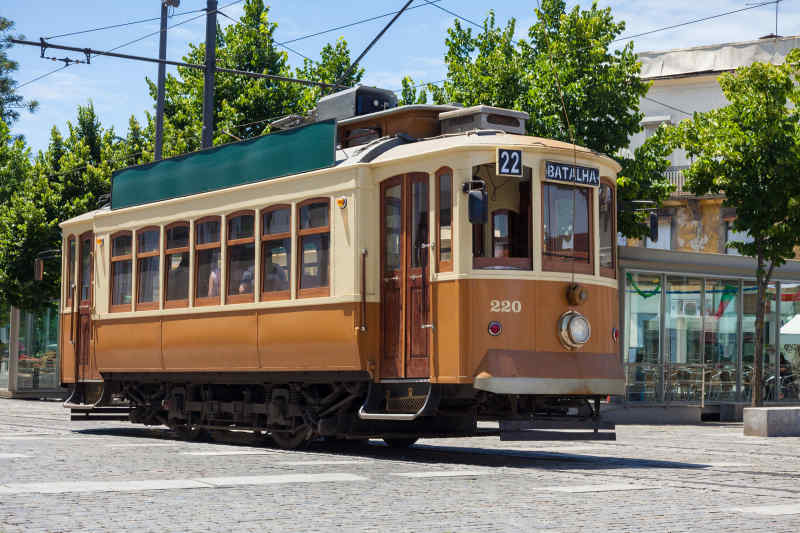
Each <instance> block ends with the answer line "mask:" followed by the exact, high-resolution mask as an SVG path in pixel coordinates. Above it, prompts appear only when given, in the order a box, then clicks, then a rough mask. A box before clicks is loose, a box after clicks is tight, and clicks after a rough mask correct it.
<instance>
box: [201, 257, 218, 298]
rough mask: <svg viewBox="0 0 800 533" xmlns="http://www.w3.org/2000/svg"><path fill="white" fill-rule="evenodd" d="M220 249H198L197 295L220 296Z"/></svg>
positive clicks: (205, 296)
mask: <svg viewBox="0 0 800 533" xmlns="http://www.w3.org/2000/svg"><path fill="white" fill-rule="evenodd" d="M219 276H220V273H219V249H218V248H214V249H211V250H198V251H197V297H198V298H216V297H218V296H219Z"/></svg>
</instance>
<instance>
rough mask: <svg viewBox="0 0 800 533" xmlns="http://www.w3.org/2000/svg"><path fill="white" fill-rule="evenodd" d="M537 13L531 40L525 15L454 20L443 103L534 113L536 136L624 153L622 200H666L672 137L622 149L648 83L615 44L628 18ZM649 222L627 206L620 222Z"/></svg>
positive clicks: (551, 9)
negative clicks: (519, 26)
mask: <svg viewBox="0 0 800 533" xmlns="http://www.w3.org/2000/svg"><path fill="white" fill-rule="evenodd" d="M536 17H537V20H536V23H535V24H533V25H532V26H531V27H530V28H529V29H528V37H527V39H525V38H523V39H520V40H518V41H515V40H514V33H515V31H516V21H515V20H514V19H511V20H510V21H508V22H507V23H506V25H505V26H504V27H502V26H498V25H497V24H496V22H495V17H494V13H493V12H491V11H490V12H489V15H488V16H487V18H486V19H485V20H484V23H483V29H482V30H481V31H479V32H478V33H477V34H473V31H472V29H471V28H465V27H463V26H462V25H461V23H460V22H459V21H455V22H454V24H453V27H452V28H450V29H448V32H447V33H448V37H447V39H446V41H445V43H446V45H447V53H446V55H445V62H446V64H447V69H448V70H447V80H446V81H445V82H444V85H443V88H442V90H441V92H442V94H440V95H439V96H438V97H437V98H434V100H435V101H438V102H459V103H461V104H463V105H466V106H472V105H478V104H487V105H493V106H498V107H505V108H509V109H518V110H522V111H526V112H527V113H528V114H529V115H530V120H529V121H528V133H529V134H531V135H536V136H539V137H546V138H551V139H558V140H561V141H565V142H574V143H576V144H578V145H581V146H586V147H588V148H591V149H593V150H596V151H598V152H602V153H605V154H608V155H611V156H614V157H616V158H617V160H618V161H619V162H620V163H621V164H622V166H623V171H622V172H621V173H620V177H619V181H618V185H619V195H620V198H621V199H623V200H629V199H634V198H635V199H640V200H652V201H653V202H655V203H656V205H659V204H660V203H661V202H662V201H663V200H665V199H666V198H667V197H668V196H669V192H670V191H671V186H670V185H669V183H668V181H667V180H666V178H665V177H664V175H663V170H665V169H666V168H667V167H668V166H669V161H668V160H667V158H666V156H667V155H668V154H669V153H670V151H671V150H670V148H671V146H670V144H669V138H668V136H664V135H659V136H657V137H655V138H654V139H652V140H648V142H647V143H646V144H645V146H642V147H641V148H640V149H638V150H637V151H636V154H634V155H635V159H636V160H635V161H634V160H633V159H631V158H625V157H622V156H618V155H617V154H619V153H621V150H622V149H623V148H625V147H626V146H628V142H629V138H630V137H631V136H632V135H633V134H634V133H637V132H638V131H640V130H641V126H640V125H639V123H640V121H641V120H642V118H643V114H642V113H641V112H640V111H639V99H640V98H641V97H642V96H644V95H646V94H647V89H648V86H649V85H648V83H647V82H644V81H642V80H641V78H640V77H639V73H640V68H641V66H640V64H639V63H638V62H637V60H636V55H635V54H634V53H633V44H632V43H629V44H627V45H626V46H624V47H622V48H620V49H616V50H614V49H612V43H613V42H614V40H615V39H616V38H618V37H619V35H620V34H621V33H622V32H623V31H624V29H625V23H624V22H617V21H615V20H614V17H613V15H612V13H611V9H610V8H605V9H600V8H598V7H597V4H596V3H593V4H592V6H591V7H590V8H589V9H581V8H580V6H575V7H574V8H573V9H572V10H571V11H569V12H567V10H566V3H565V2H564V1H563V0H543V1H542V2H541V7H540V8H539V9H537V10H536ZM412 91H413V88H412V86H411V83H410V81H409V83H404V84H403V98H402V100H403V102H404V103H408V102H410V101H416V99H417V97H416V94H415V93H414V92H412ZM621 205H622V204H621ZM642 222H643V219H642V216H641V213H634V212H628V211H623V212H621V213H620V219H619V225H618V228H619V230H620V231H621V232H622V233H623V234H624V235H627V236H630V237H638V236H642V235H644V234H645V233H646V231H647V228H646V226H645V225H643V223H642Z"/></svg>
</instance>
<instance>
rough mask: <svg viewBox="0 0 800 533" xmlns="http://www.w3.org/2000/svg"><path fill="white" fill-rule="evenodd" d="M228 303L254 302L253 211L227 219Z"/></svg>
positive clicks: (254, 251)
mask: <svg viewBox="0 0 800 533" xmlns="http://www.w3.org/2000/svg"><path fill="white" fill-rule="evenodd" d="M227 221H228V238H227V256H228V274H227V275H228V298H227V302H228V303H241V302H252V301H253V294H254V290H255V289H254V287H253V284H254V282H255V270H254V269H255V259H256V249H255V238H254V233H253V224H254V221H255V215H254V214H253V212H252V211H247V212H244V213H234V214H232V215H230V216H228V218H227Z"/></svg>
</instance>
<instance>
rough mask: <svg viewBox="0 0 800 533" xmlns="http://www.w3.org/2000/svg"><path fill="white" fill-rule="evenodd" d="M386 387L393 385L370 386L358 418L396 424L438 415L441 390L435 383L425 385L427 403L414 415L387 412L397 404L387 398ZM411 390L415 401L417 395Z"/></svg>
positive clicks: (410, 395)
mask: <svg viewBox="0 0 800 533" xmlns="http://www.w3.org/2000/svg"><path fill="white" fill-rule="evenodd" d="M386 387H392V385H387V386H384V385H381V384H380V383H374V382H371V383H370V384H369V391H368V392H367V399H366V400H365V401H364V405H362V406H361V409H359V411H358V418H360V419H361V420H391V421H394V422H412V421H414V420H416V419H417V418H419V417H421V416H430V415H433V414H434V413H436V410H437V409H438V408H439V402H440V401H441V397H442V395H441V390H440V389H439V387H438V386H436V385H435V384H433V383H427V384H425V388H426V389H427V390H426V394H425V401H424V402H421V406H420V407H419V409H418V410H417V411H416V412H413V413H397V412H387V411H388V408H392V407H396V404H395V403H394V402H393V401H392V400H391V398H390V397H387V395H386V394H385V392H386ZM410 391H411V389H409V397H410V398H412V399H415V395H412V394H411V392H410Z"/></svg>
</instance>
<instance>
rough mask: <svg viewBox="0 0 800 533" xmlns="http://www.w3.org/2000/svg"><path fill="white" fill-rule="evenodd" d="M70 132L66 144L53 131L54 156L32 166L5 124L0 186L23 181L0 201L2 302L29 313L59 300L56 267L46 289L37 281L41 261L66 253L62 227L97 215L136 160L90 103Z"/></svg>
mask: <svg viewBox="0 0 800 533" xmlns="http://www.w3.org/2000/svg"><path fill="white" fill-rule="evenodd" d="M137 125H138V124H136V123H135V121H132V128H131V131H129V132H128V136H129V138H136V137H137V133H136V132H135V131H134V129H135V128H134V126H137ZM67 130H68V135H67V136H66V137H62V135H61V133H60V132H59V131H58V129H57V128H55V127H54V128H53V129H52V130H51V132H50V144H49V146H48V148H47V150H46V151H44V152H41V151H40V152H39V153H38V154H37V156H36V157H35V158H34V160H33V162H32V163H31V161H30V159H29V156H30V150H29V149H28V148H27V147H26V146H25V143H24V141H23V140H22V139H17V140H15V141H13V142H11V141H10V140H9V139H10V134H9V133H8V128H7V126H5V124H4V123H2V122H0V178H3V177H5V176H6V175H11V174H13V175H14V177H15V179H16V181H15V182H14V185H13V187H12V188H9V189H10V193H9V194H6V195H5V197H3V196H0V301H4V302H8V303H10V304H11V305H13V306H15V307H19V308H21V309H25V310H37V309H41V308H43V307H46V306H47V305H48V304H49V303H50V302H51V301H52V300H53V299H55V298H58V297H59V292H60V291H59V280H60V274H61V272H60V268H59V262H58V261H57V260H56V261H49V262H48V263H47V265H46V268H45V277H44V280H43V281H42V282H36V281H34V280H33V263H34V259H35V258H36V257H37V256H38V255H39V254H40V253H41V252H43V251H45V250H52V249H60V248H61V230H60V228H59V226H58V224H59V222H61V221H63V220H67V219H69V218H72V217H75V216H77V215H80V214H83V213H86V212H87V211H91V210H93V209H96V208H97V207H98V206H99V204H100V203H101V198H102V197H103V195H105V194H107V193H108V191H109V188H110V183H111V173H112V172H113V171H114V170H116V169H118V168H121V167H124V166H127V165H128V164H130V161H131V159H130V158H131V157H132V156H131V154H130V152H126V149H129V148H128V143H127V142H119V141H118V137H117V136H116V135H115V133H114V130H113V128H110V129H104V128H103V127H102V125H101V123H100V120H99V118H98V117H97V114H96V113H95V110H94V106H92V104H91V102H90V103H89V104H88V105H87V106H79V107H78V110H77V117H76V120H75V123H74V124H73V123H72V122H68V123H67ZM3 147H5V149H4V148H3ZM130 149H131V150H132V148H130ZM0 195H2V193H0Z"/></svg>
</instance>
